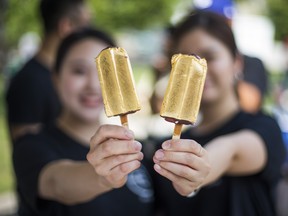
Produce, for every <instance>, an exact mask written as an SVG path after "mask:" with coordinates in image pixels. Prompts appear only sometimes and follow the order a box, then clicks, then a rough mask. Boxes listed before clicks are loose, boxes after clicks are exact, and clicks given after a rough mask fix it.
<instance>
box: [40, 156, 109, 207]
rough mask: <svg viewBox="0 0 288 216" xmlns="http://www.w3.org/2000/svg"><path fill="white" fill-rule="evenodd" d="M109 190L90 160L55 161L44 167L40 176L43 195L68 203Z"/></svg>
mask: <svg viewBox="0 0 288 216" xmlns="http://www.w3.org/2000/svg"><path fill="white" fill-rule="evenodd" d="M109 190H111V188H108V187H107V186H105V185H104V184H102V183H101V177H99V176H97V175H96V173H95V171H94V169H93V167H92V166H91V165H90V164H89V163H88V162H73V161H69V160H65V161H64V160H63V161H59V162H55V163H53V164H51V165H48V166H47V167H46V168H44V170H43V172H41V174H40V178H39V194H40V196H41V197H43V198H46V199H52V200H56V201H58V202H61V203H64V204H67V205H73V204H78V203H82V202H86V201H89V200H91V199H93V198H95V197H97V196H98V195H100V194H102V193H105V192H107V191H109Z"/></svg>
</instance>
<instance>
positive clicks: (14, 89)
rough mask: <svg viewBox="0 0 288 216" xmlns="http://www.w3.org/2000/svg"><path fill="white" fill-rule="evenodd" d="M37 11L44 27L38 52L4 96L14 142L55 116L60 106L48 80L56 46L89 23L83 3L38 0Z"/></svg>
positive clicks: (19, 73)
mask: <svg viewBox="0 0 288 216" xmlns="http://www.w3.org/2000/svg"><path fill="white" fill-rule="evenodd" d="M39 12H40V18H41V21H42V24H43V28H44V37H43V41H42V43H41V45H40V49H39V51H38V52H37V54H36V55H35V56H34V57H33V58H32V59H31V60H29V61H28V62H27V63H26V64H25V65H24V66H23V68H22V69H21V70H20V71H19V72H18V73H17V74H16V75H15V77H13V78H12V80H11V82H10V85H9V87H8V90H7V93H6V101H7V112H8V123H9V127H10V134H11V138H12V140H13V141H14V140H16V139H17V138H18V137H20V136H21V135H23V134H25V133H27V132H37V131H38V130H39V128H40V127H41V126H42V125H47V124H49V123H51V121H54V120H55V118H56V117H57V116H58V114H59V112H60V103H59V99H58V97H57V95H56V93H55V90H54V87H53V85H52V78H51V68H52V65H53V64H54V59H55V53H56V50H57V48H58V44H59V42H60V41H61V40H62V38H63V37H65V36H66V35H67V34H69V33H70V32H72V31H74V30H76V29H78V28H80V27H83V26H86V25H87V24H88V23H89V21H90V15H89V11H88V8H87V7H86V5H85V1H84V0H61V1H58V0H41V1H40V4H39Z"/></svg>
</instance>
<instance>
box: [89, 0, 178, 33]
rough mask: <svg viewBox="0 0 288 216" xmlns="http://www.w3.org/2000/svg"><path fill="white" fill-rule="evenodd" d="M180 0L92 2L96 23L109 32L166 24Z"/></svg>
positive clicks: (95, 0) (106, 0)
mask: <svg viewBox="0 0 288 216" xmlns="http://www.w3.org/2000/svg"><path fill="white" fill-rule="evenodd" d="M178 2H179V0H148V1H147V0H146V1H144V0H105V1H103V0H92V1H91V7H92V8H93V11H94V12H95V23H96V24H97V25H100V26H101V27H103V28H106V29H107V30H110V31H114V30H119V29H123V28H134V29H143V28H146V27H151V26H155V25H161V24H166V23H167V22H168V21H169V18H170V17H171V15H172V13H173V11H174V9H175V7H176V4H177V3H178Z"/></svg>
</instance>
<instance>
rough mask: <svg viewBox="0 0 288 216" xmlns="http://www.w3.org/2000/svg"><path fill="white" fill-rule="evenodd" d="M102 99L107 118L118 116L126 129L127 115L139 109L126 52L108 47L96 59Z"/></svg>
mask: <svg viewBox="0 0 288 216" xmlns="http://www.w3.org/2000/svg"><path fill="white" fill-rule="evenodd" d="M96 65H97V69H98V76H99V80H100V85H101V90H102V97H103V102H104V107H105V113H106V115H107V117H111V116H120V118H121V123H122V125H124V126H127V127H128V120H127V114H129V113H134V112H136V111H138V110H140V109H141V107H140V105H139V101H138V97H137V94H136V90H135V84H134V78H133V73H132V68H131V65H130V61H129V57H128V54H127V52H126V51H125V50H124V49H123V48H120V47H109V48H106V49H104V50H102V51H101V52H100V54H99V55H98V56H97V57H96Z"/></svg>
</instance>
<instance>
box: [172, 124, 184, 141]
mask: <svg viewBox="0 0 288 216" xmlns="http://www.w3.org/2000/svg"><path fill="white" fill-rule="evenodd" d="M182 126H183V124H179V123H175V127H174V132H173V137H172V139H174V140H176V139H180V136H181V131H182Z"/></svg>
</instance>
